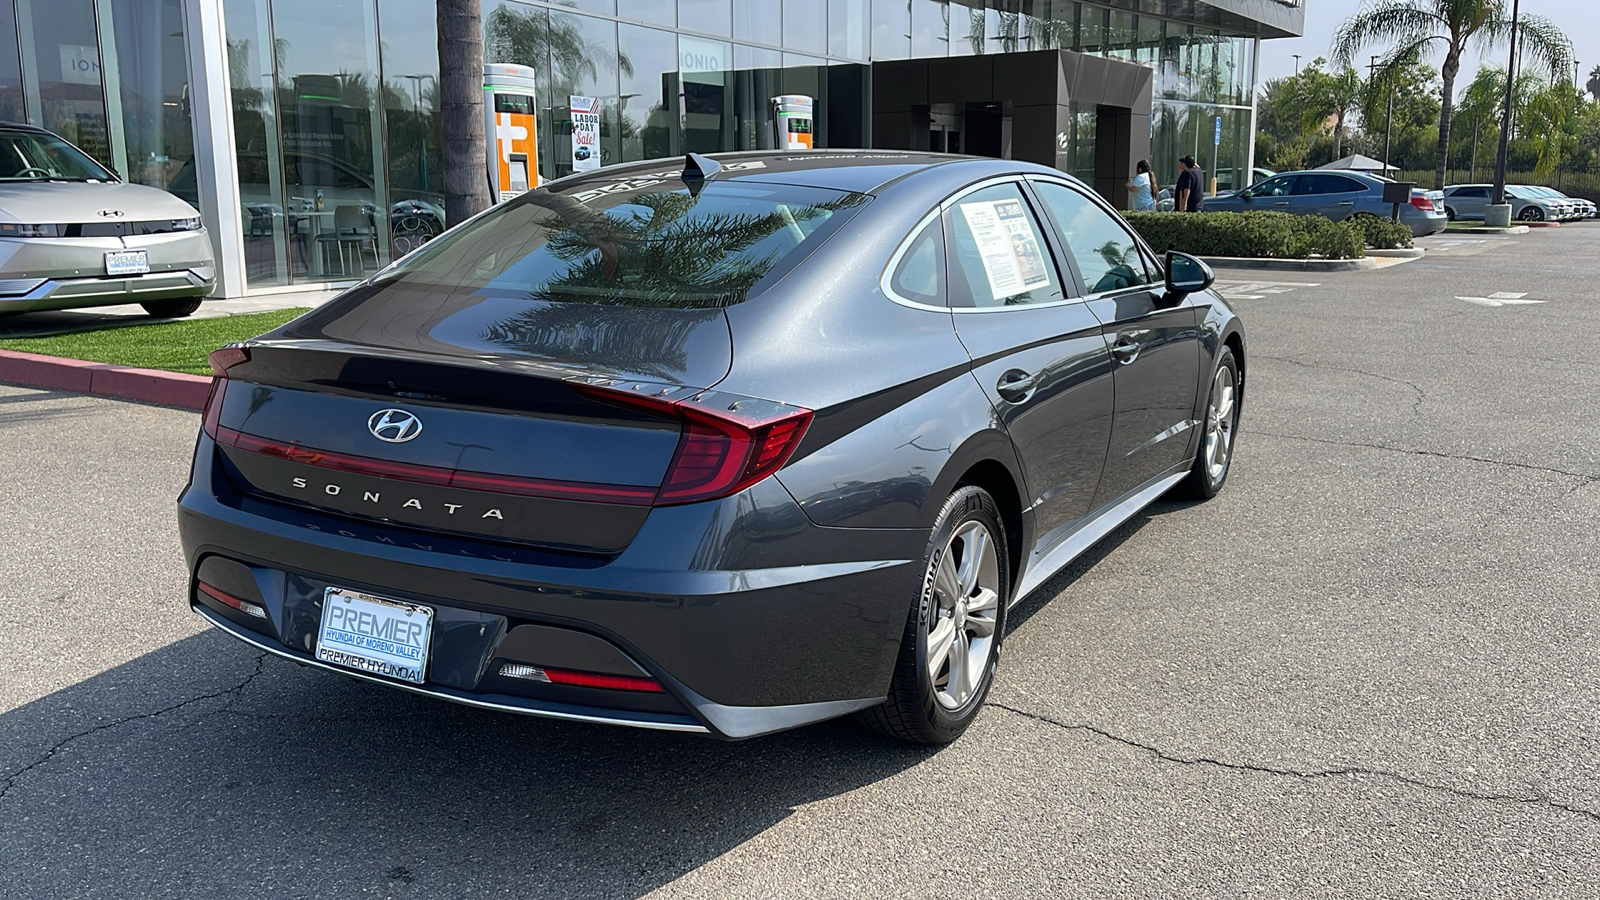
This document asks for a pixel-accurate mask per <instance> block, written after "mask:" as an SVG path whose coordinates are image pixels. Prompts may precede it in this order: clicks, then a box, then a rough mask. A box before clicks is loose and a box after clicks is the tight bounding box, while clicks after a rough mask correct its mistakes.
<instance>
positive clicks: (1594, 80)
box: [1584, 66, 1600, 100]
mask: <svg viewBox="0 0 1600 900" xmlns="http://www.w3.org/2000/svg"><path fill="white" fill-rule="evenodd" d="M1584 87H1585V88H1586V89H1588V91H1589V96H1591V97H1593V98H1594V99H1596V100H1600V66H1595V67H1594V68H1592V69H1590V70H1589V81H1588V83H1587V84H1585V85H1584Z"/></svg>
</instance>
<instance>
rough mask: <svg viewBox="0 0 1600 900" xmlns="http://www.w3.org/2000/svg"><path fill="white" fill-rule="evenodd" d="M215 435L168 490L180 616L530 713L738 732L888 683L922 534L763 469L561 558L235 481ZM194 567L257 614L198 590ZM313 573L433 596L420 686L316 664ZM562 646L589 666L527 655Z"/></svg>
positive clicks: (787, 720) (854, 699) (764, 727)
mask: <svg viewBox="0 0 1600 900" xmlns="http://www.w3.org/2000/svg"><path fill="white" fill-rule="evenodd" d="M214 447H215V445H214V444H212V442H211V441H210V440H209V439H207V438H205V437H203V436H202V437H201V439H200V446H199V448H198V451H197V455H196V463H195V470H194V476H193V479H192V482H191V484H190V486H189V488H188V489H187V490H186V491H185V492H184V494H183V496H182V497H181V498H180V500H179V530H180V534H181V535H182V540H183V547H184V553H185V556H186V559H187V561H188V565H189V573H190V586H189V598H188V599H189V603H190V605H191V607H193V608H194V609H195V611H196V612H197V613H199V614H200V615H201V616H203V617H204V618H205V619H206V620H207V621H209V622H210V623H211V624H213V625H215V626H216V627H218V628H220V629H222V630H224V631H227V632H228V633H230V634H232V635H234V636H235V637H238V638H240V639H241V640H245V641H247V642H249V643H251V644H254V645H255V646H258V647H260V648H262V649H264V650H267V651H270V652H272V653H274V654H276V655H279V656H283V657H287V658H290V659H294V660H295V661H297V662H301V663H304V664H306V665H310V666H317V667H320V668H328V669H333V670H334V671H338V672H340V673H342V674H346V675H352V676H354V677H358V678H364V679H366V680H373V681H379V682H381V683H384V684H389V685H391V686H395V687H403V688H405V689H407V690H412V691H416V692H419V693H424V694H428V695H431V696H435V697H438V698H440V699H445V700H452V701H455V702H459V703H466V704H469V705H473V706H479V707H485V708H490V709H497V710H503V711H510V712H519V713H525V714H530V715H537V716H548V717H553V718H561V719H574V720H582V721H594V722H603V723H609V724H624V725H632V726H637V727H644V728H665V729H670V730H678V731H697V732H706V733H709V734H712V735H715V736H718V737H722V738H730V739H736V738H745V737H751V736H755V735H759V734H764V733H768V732H772V731H778V730H782V729H785V728H792V727H795V726H798V725H804V724H808V723H810V722H816V721H821V720H823V719H829V718H833V717H836V716H839V715H844V714H846V713H849V712H852V711H855V710H858V709H863V708H866V707H869V706H873V705H876V704H877V703H880V702H881V701H882V699H883V697H884V696H885V694H886V692H887V689H888V684H889V678H890V675H891V673H892V670H893V666H894V661H895V658H896V654H897V653H898V650H899V643H900V637H901V634H902V632H903V629H904V626H905V617H906V615H907V613H908V611H909V609H910V605H911V599H912V598H913V597H914V596H915V593H916V589H917V575H918V573H917V571H916V568H917V567H916V564H915V563H914V561H913V560H914V559H916V558H917V557H918V556H919V555H920V552H921V549H922V547H923V545H924V544H925V542H926V537H927V536H926V534H925V533H921V534H919V533H917V532H916V531H914V530H905V531H902V530H892V529H870V530H867V529H859V530H858V529H838V528H822V527H819V526H815V525H812V524H810V522H809V520H807V519H806V518H805V515H804V513H802V512H801V511H800V509H799V507H798V506H797V505H795V503H794V501H793V500H792V498H790V497H789V495H788V493H787V491H785V490H784V489H783V487H782V486H781V485H779V484H778V483H777V482H776V480H775V479H768V480H767V481H765V482H762V483H761V484H758V485H757V486H755V487H753V488H751V489H750V490H748V491H746V492H744V493H743V494H740V495H737V496H735V497H731V498H728V499H726V500H723V501H717V502H713V503H707V504H693V505H688V506H680V507H666V508H661V509H657V510H653V511H652V512H651V516H650V519H649V520H648V521H647V522H646V524H645V526H644V527H643V528H642V529H641V530H640V532H639V534H638V536H637V537H636V538H635V539H634V540H633V542H632V543H631V544H630V545H629V547H628V548H627V549H626V550H624V551H623V552H622V553H621V554H619V555H617V556H616V557H614V558H611V559H609V560H608V561H599V562H595V561H590V562H586V563H582V564H574V563H573V562H572V561H570V560H567V561H563V560H561V559H559V558H557V557H555V556H554V555H552V554H549V553H544V552H542V551H538V550H534V549H531V548H520V547H511V546H506V545H497V544H492V543H488V542H475V541H466V540H461V539H455V538H444V537H434V536H429V535H427V534H425V533H422V532H414V531H403V530H400V529H389V528H386V527H383V526H382V525H380V524H374V523H365V522H361V523H358V522H355V521H352V520H348V519H343V518H339V517H335V516H330V515H327V514H324V513H321V512H318V511H315V510H310V509H302V508H299V507H294V506H290V505H287V504H278V503H273V502H267V501H263V500H258V499H253V498H250V497H245V496H241V495H239V494H237V493H236V492H235V491H234V490H233V488H232V486H231V484H230V483H229V482H228V480H227V478H226V477H225V476H222V474H221V471H220V467H217V466H213V462H214V458H215V455H216V454H215V449H214ZM202 575H204V577H205V579H206V581H207V583H208V584H214V586H216V587H219V588H221V589H222V590H224V591H228V592H230V593H234V594H235V595H236V596H240V597H243V598H244V599H247V600H250V601H251V602H253V603H258V604H259V605H260V606H261V607H263V608H264V609H265V610H266V616H264V617H251V616H246V615H244V614H243V613H240V612H238V611H237V610H234V609H230V608H229V607H226V606H222V605H221V604H220V603H217V602H216V601H214V600H212V598H210V597H208V596H206V595H204V594H201V593H199V592H198V591H197V589H196V582H197V581H198V580H199V579H200V578H201V576H202ZM219 579H221V580H224V581H225V582H226V583H224V584H215V582H216V581H217V580H219ZM328 587H343V588H352V589H357V590H361V591H366V592H369V593H372V594H376V595H379V596H385V597H389V598H392V599H396V600H401V601H406V602H412V603H420V604H425V605H427V606H430V607H432V608H433V609H434V610H435V618H434V623H435V624H434V629H433V632H432V634H433V641H432V649H431V651H430V657H429V663H428V669H427V677H426V682H425V683H423V684H420V685H410V684H402V683H399V682H395V681H392V680H390V679H386V678H381V677H376V676H371V675H367V674H365V673H361V672H357V671H354V670H347V669H345V668H343V667H338V666H332V665H329V664H325V663H322V662H319V661H317V660H316V658H315V656H314V652H315V641H316V631H317V624H318V622H319V621H320V610H321V603H322V597H323V592H324V591H325V590H326V589H327V588H328ZM514 634H515V635H516V636H517V637H513V635H514ZM530 635H532V636H533V639H529V636H530ZM574 642H577V643H583V642H589V643H590V645H592V646H591V649H592V650H593V652H595V653H598V654H599V657H597V659H598V661H597V662H591V663H587V664H585V663H568V662H566V661H564V660H563V659H554V658H551V659H546V658H543V656H542V654H554V655H558V656H559V655H561V654H564V653H570V652H571V647H570V646H569V645H571V644H573V643H574ZM596 642H598V643H596ZM507 662H520V663H526V664H529V665H540V664H543V665H545V666H551V667H556V666H562V667H566V666H569V665H570V667H572V668H575V669H585V670H589V671H600V672H616V673H625V672H627V671H629V667H636V669H637V670H639V671H640V674H648V675H649V676H650V677H653V678H655V679H656V680H657V681H659V682H660V684H661V685H662V686H663V687H664V689H665V694H654V695H640V694H636V693H633V692H629V691H613V690H602V689H591V688H566V687H562V688H555V687H553V686H550V685H539V684H533V683H527V682H518V681H516V680H514V679H510V678H505V677H502V676H501V675H500V674H499V672H500V669H501V666H502V665H504V664H505V663H507ZM607 667H611V668H607Z"/></svg>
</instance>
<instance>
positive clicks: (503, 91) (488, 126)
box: [483, 63, 539, 203]
mask: <svg viewBox="0 0 1600 900" xmlns="http://www.w3.org/2000/svg"><path fill="white" fill-rule="evenodd" d="M534 84H535V82H534V75H533V69H531V68H529V67H528V66H515V65H507V64H505V63H491V64H489V65H486V66H484V67H483V115H484V123H483V124H484V130H483V133H484V137H485V138H487V140H485V141H484V145H485V147H486V149H487V150H488V151H489V153H488V163H489V195H490V198H491V199H492V200H494V201H495V202H496V203H499V202H502V201H505V200H510V199H511V198H512V197H516V196H519V195H521V194H524V193H527V192H528V191H529V190H530V189H532V188H535V187H538V186H539V151H538V147H537V143H536V141H537V138H536V136H535V131H536V130H537V129H536V124H537V118H538V117H537V116H536V115H535V113H536V111H537V110H538V107H537V106H536V105H535V101H536V95H535V93H534Z"/></svg>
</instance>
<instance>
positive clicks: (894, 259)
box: [878, 175, 1089, 315]
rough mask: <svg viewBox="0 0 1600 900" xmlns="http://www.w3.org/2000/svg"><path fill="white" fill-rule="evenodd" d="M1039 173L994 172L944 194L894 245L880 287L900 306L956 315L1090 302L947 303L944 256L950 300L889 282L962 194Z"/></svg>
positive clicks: (1076, 299) (1079, 299) (1066, 299)
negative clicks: (916, 295)
mask: <svg viewBox="0 0 1600 900" xmlns="http://www.w3.org/2000/svg"><path fill="white" fill-rule="evenodd" d="M1036 177H1045V176H1037V175H997V176H993V177H990V178H985V179H984V180H982V181H978V182H974V183H972V184H969V185H967V186H966V187H964V188H962V189H961V190H959V191H956V192H955V193H953V194H951V195H950V196H948V197H946V198H944V199H943V200H941V201H939V205H938V206H937V207H936V208H935V209H934V210H933V211H932V212H930V213H928V214H927V215H925V216H923V217H922V218H921V219H919V220H918V221H917V224H916V227H914V228H912V229H911V232H910V233H909V234H907V235H906V237H905V239H904V240H902V241H901V242H900V246H899V247H897V248H895V251H894V253H893V254H892V255H890V257H889V265H888V266H887V267H886V268H885V269H884V270H883V275H882V276H881V277H879V279H878V287H879V288H880V289H881V290H882V291H883V293H884V296H886V297H888V298H889V299H890V300H893V301H894V302H895V303H898V304H900V305H901V306H907V307H910V308H911V309H921V310H932V311H934V312H942V313H951V314H953V315H972V314H974V313H984V314H986V313H1004V312H1016V311H1017V310H1023V309H1051V308H1054V307H1058V306H1070V305H1072V304H1075V303H1086V302H1088V299H1089V298H1087V297H1063V298H1062V299H1060V300H1051V301H1049V302H1048V303H1020V304H1017V305H1015V306H951V305H950V304H949V303H948V298H949V293H950V291H949V281H950V279H949V277H948V270H949V268H950V263H949V260H948V258H947V259H946V260H945V269H946V272H947V274H946V278H945V282H946V283H945V296H946V301H947V302H946V303H945V305H944V306H934V305H932V304H929V303H919V302H917V301H916V300H911V299H908V298H906V297H902V296H900V295H899V294H897V293H895V291H894V289H893V288H892V287H891V286H890V281H891V280H893V278H894V272H895V270H896V269H898V268H899V267H900V260H901V259H903V258H904V257H905V255H906V253H907V252H909V251H910V249H911V245H912V244H914V243H916V240H917V237H918V236H919V235H921V234H922V229H924V228H927V227H928V225H929V224H930V223H932V222H933V220H934V219H936V218H939V217H940V216H943V215H944V214H945V213H946V212H949V211H950V209H951V208H952V207H954V206H955V205H956V204H957V203H960V202H961V198H963V197H965V196H967V195H968V194H972V193H975V192H977V191H981V190H983V189H985V188H991V187H995V186H996V185H1002V184H1015V185H1018V186H1019V187H1020V186H1021V184H1022V182H1023V181H1024V180H1025V179H1029V178H1036ZM1019 193H1020V191H1019ZM1023 199H1024V200H1026V199H1027V194H1026V193H1023ZM1031 211H1032V210H1031V209H1030V212H1031ZM1034 219H1035V224H1037V225H1039V226H1041V227H1043V225H1044V223H1042V222H1039V221H1038V216H1037V215H1035V217H1034ZM1040 236H1041V237H1043V235H1040ZM946 256H947V257H948V254H946ZM1055 262H1056V261H1055V259H1054V258H1053V257H1052V259H1051V260H1050V264H1051V266H1052V267H1053V268H1055V269H1056V280H1057V281H1060V280H1061V269H1060V267H1059V266H1056V265H1055ZM1060 287H1061V293H1062V294H1066V293H1067V287H1068V286H1067V285H1066V284H1064V283H1063V284H1061V285H1060Z"/></svg>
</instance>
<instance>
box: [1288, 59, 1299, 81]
mask: <svg viewBox="0 0 1600 900" xmlns="http://www.w3.org/2000/svg"><path fill="white" fill-rule="evenodd" d="M1290 55H1291V56H1293V57H1294V74H1295V77H1296V78H1298V77H1300V54H1298V53H1293V54H1290Z"/></svg>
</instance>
